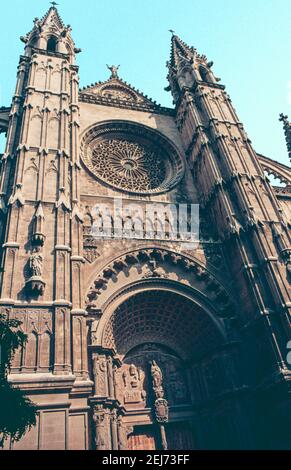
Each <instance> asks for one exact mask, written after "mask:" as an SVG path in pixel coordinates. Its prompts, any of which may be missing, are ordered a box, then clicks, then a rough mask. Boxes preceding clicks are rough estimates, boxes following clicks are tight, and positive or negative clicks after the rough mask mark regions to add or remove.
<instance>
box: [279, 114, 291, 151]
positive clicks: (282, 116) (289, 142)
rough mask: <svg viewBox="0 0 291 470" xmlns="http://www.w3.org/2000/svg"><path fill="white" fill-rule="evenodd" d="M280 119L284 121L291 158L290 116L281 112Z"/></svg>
mask: <svg viewBox="0 0 291 470" xmlns="http://www.w3.org/2000/svg"><path fill="white" fill-rule="evenodd" d="M279 121H281V122H283V129H284V133H285V138H286V144H287V150H288V155H289V158H290V160H291V123H290V122H289V119H288V116H286V115H285V114H283V113H281V114H280V117H279Z"/></svg>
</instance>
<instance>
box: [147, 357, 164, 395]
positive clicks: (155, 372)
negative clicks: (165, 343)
mask: <svg viewBox="0 0 291 470" xmlns="http://www.w3.org/2000/svg"><path fill="white" fill-rule="evenodd" d="M150 364H151V376H152V382H153V390H154V392H155V395H156V397H157V398H163V396H164V390H163V374H162V371H161V369H160V367H159V366H158V364H157V363H156V361H152V362H151V363H150Z"/></svg>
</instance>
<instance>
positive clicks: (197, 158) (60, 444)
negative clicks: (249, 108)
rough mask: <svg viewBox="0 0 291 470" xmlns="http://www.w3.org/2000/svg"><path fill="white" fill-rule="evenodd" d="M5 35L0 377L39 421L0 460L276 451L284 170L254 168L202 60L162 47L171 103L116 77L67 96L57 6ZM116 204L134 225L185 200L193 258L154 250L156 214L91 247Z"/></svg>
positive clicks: (286, 209) (181, 249)
mask: <svg viewBox="0 0 291 470" xmlns="http://www.w3.org/2000/svg"><path fill="white" fill-rule="evenodd" d="M21 40H22V41H23V43H24V54H23V55H22V56H21V57H20V62H19V67H18V74H17V83H16V91H15V95H14V97H13V99H12V104H11V106H10V107H6V108H1V109H0V130H1V132H5V133H6V135H7V144H6V149H5V153H4V154H3V155H2V159H1V191H0V213H1V247H2V256H1V268H2V270H1V296H0V303H1V311H2V313H5V314H6V315H8V316H9V317H10V318H17V319H18V320H20V321H21V322H22V325H21V328H22V330H23V331H24V332H25V333H26V334H27V336H28V342H27V344H26V346H25V348H23V349H22V350H18V352H17V353H16V355H15V357H14V361H13V364H12V368H11V374H10V380H11V382H12V383H13V384H14V385H15V386H17V387H21V388H22V389H23V390H25V391H26V393H27V394H28V396H29V397H30V398H31V399H32V400H33V401H34V402H35V403H36V404H37V406H38V415H37V424H36V426H35V427H34V428H33V429H31V430H30V432H28V433H27V434H26V435H25V437H24V438H23V439H22V440H21V441H20V442H18V443H10V442H7V448H12V449H15V450H18V449H35V450H37V449H68V450H72V449H84V450H86V449H96V450H108V449H120V450H125V449H129V450H131V449H133V450H134V449H146V450H149V449H178V450H182V449H260V448H262V449H286V448H290V446H291V444H290V443H291V437H290V429H291V406H290V384H291V370H290V368H289V369H288V364H287V354H288V349H287V343H288V341H289V340H290V339H291V336H290V307H291V303H290V294H291V289H290V276H291V244H290V231H289V229H290V214H291V199H290V197H291V170H290V168H288V167H287V166H284V165H282V164H279V163H277V162H276V161H274V160H272V159H270V158H268V157H265V156H262V155H260V154H258V153H256V151H255V150H254V148H253V147H252V144H251V141H250V139H249V138H248V136H247V134H246V132H245V130H244V127H243V124H242V123H241V122H240V121H239V118H238V117H237V114H236V111H235V109H234V107H233V105H232V102H231V100H230V98H229V96H228V95H227V93H226V91H225V87H224V86H223V85H222V84H221V82H220V79H218V78H217V77H216V76H215V74H214V73H213V71H212V65H213V64H212V62H209V61H208V60H207V58H206V57H205V56H204V55H200V54H199V53H198V52H197V51H196V49H194V48H193V47H189V46H188V45H187V44H185V43H184V42H183V41H182V40H181V39H180V38H179V37H178V36H176V35H175V34H174V33H173V36H172V43H171V56H170V60H169V62H168V64H167V65H168V81H169V87H168V91H169V92H171V94H172V96H173V101H174V106H173V107H172V108H165V107H161V106H159V105H158V104H156V102H154V101H152V100H151V99H150V98H148V97H147V96H145V95H144V94H143V93H142V92H140V91H139V90H136V89H135V88H133V87H132V86H130V85H129V84H127V83H126V82H125V81H123V80H122V78H120V76H119V74H120V71H119V70H118V67H115V66H112V67H109V69H110V70H111V76H110V73H108V75H109V78H108V80H106V81H105V82H98V83H96V84H95V85H94V84H93V85H91V86H88V87H86V88H83V89H82V90H80V89H79V76H78V72H79V70H78V66H77V65H76V62H75V61H76V55H77V54H78V53H79V52H80V50H79V49H77V48H76V47H75V44H74V41H73V39H72V36H71V28H70V27H69V26H65V25H64V23H63V22H62V20H61V18H60V16H59V13H58V11H57V9H56V8H55V7H54V6H53V7H51V8H50V9H49V11H48V12H47V13H46V15H45V16H44V17H43V18H42V19H37V18H36V19H35V20H34V26H33V29H32V31H31V32H30V33H29V34H27V35H26V36H24V37H22V38H21ZM250 105H252V103H250ZM282 121H283V126H284V130H285V134H286V139H287V143H288V146H289V150H290V151H291V124H290V123H289V122H288V119H287V117H285V116H282ZM268 175H275V177H276V178H277V179H279V180H280V181H281V183H282V184H281V185H278V186H272V185H271V184H270V181H269V179H268ZM116 200H118V201H121V200H122V203H123V206H125V207H126V205H127V204H131V207H132V204H134V205H135V206H136V207H138V208H139V212H140V211H141V212H142V217H141V219H143V220H146V219H147V217H149V216H148V214H147V210H148V207H149V205H150V204H154V203H156V205H159V204H162V205H163V207H164V209H166V208H167V206H168V205H169V206H173V204H174V205H176V204H177V205H178V204H199V206H200V238H199V243H196V245H195V247H194V246H193V247H192V249H189V246H184V241H183V239H182V238H181V239H180V238H179V236H178V235H177V237H176V238H175V237H173V236H171V234H172V233H171V231H170V230H169V231H166V232H165V233H164V235H163V236H162V235H161V230H160V228H159V224H160V223H161V217H160V215H161V214H158V213H156V212H155V213H154V217H152V218H151V220H150V222H151V224H152V225H151V227H152V230H151V231H150V233H149V232H148V231H147V232H146V233H145V227H144V224H140V227H139V231H138V234H139V236H136V237H134V238H130V237H126V236H125V232H128V231H130V230H131V229H132V224H133V221H132V218H131V217H130V215H127V216H126V217H125V216H119V217H121V220H119V230H120V232H121V236H120V237H102V230H104V231H105V232H106V231H107V232H106V233H107V234H108V229H109V230H110V229H112V227H111V228H110V227H108V220H109V221H110V220H111V219H110V218H109V219H108V217H107V219H106V222H105V221H104V220H103V219H102V214H101V213H98V210H97V209H98V207H102V205H104V204H105V205H106V206H107V207H112V208H113V205H114V202H116ZM96 208H97V209H96ZM122 214H124V213H122ZM115 219H116V217H115ZM114 222H116V220H113V218H112V224H114ZM166 222H167V223H168V225H169V226H170V221H169V220H166ZM93 227H95V231H93V230H92V228H93ZM96 227H99V232H100V233H101V236H97V235H98V234H97V235H96ZM100 233H99V235H100ZM123 235H124V236H123ZM188 245H189V244H188ZM289 367H290V366H289Z"/></svg>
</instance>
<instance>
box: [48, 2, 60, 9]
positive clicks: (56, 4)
mask: <svg viewBox="0 0 291 470" xmlns="http://www.w3.org/2000/svg"><path fill="white" fill-rule="evenodd" d="M50 4H51V5H52V6H53V7H54V8H55V7H56V6H58V5H59V4H58V3H56V2H50Z"/></svg>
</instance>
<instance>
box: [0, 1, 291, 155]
mask: <svg viewBox="0 0 291 470" xmlns="http://www.w3.org/2000/svg"><path fill="white" fill-rule="evenodd" d="M58 3H59V6H58V9H59V12H60V14H61V17H62V19H63V21H64V22H65V23H66V24H70V25H71V26H72V28H73V33H72V34H73V37H74V40H75V42H76V46H77V47H81V48H82V51H83V52H82V53H81V54H79V55H78V64H79V65H80V78H81V86H85V85H88V84H91V83H92V82H95V81H98V80H104V79H106V78H108V76H109V71H108V70H107V69H106V64H110V65H112V64H115V65H119V64H120V65H121V67H120V71H119V72H120V76H121V77H122V78H123V79H124V80H126V81H127V82H129V83H131V84H132V85H134V86H135V87H136V88H139V89H140V90H142V91H143V92H144V93H146V94H148V95H149V96H150V97H152V98H153V99H154V100H156V101H157V102H159V103H161V104H162V105H165V106H170V105H171V97H170V94H169V93H167V92H165V91H164V87H165V86H167V81H166V74H167V70H166V61H167V60H168V58H169V54H170V36H171V35H170V33H169V32H168V30H169V29H174V30H175V31H176V33H177V34H178V35H179V36H180V37H181V38H182V39H183V40H184V41H185V42H187V43H188V44H189V45H190V46H195V47H196V48H197V49H198V51H199V52H200V53H204V54H206V55H207V57H208V59H209V60H213V61H214V68H213V70H214V72H215V74H216V75H217V76H219V77H221V79H222V83H223V84H225V85H226V87H227V91H228V93H229V94H230V96H231V98H232V101H233V104H234V106H235V108H236V110H237V112H238V115H239V117H240V119H241V121H242V122H243V123H244V125H245V128H246V130H247V132H248V134H249V137H250V138H251V140H252V141H253V144H254V147H255V149H256V151H257V152H260V153H263V154H265V155H267V156H269V157H271V158H274V159H277V160H278V161H281V162H282V163H285V164H288V157H287V151H286V146H285V140H284V135H283V130H282V124H281V123H279V122H278V116H279V113H280V112H284V113H286V114H289V117H290V118H291V72H290V71H291V28H290V20H291V8H290V6H291V4H290V0H207V1H206V0H110V1H109V0H79V1H77V0H59V2H58ZM49 6H50V5H49V2H48V1H46V0H24V1H23V0H10V1H8V2H2V4H1V17H0V57H1V69H0V70H1V74H0V105H2V106H3V105H9V104H10V101H11V97H12V94H13V91H14V86H15V77H16V68H17V63H18V58H19V55H20V54H21V53H22V51H23V43H21V42H20V40H19V37H20V36H21V35H24V34H26V33H27V32H28V31H30V29H31V28H32V25H33V19H34V18H35V17H42V16H43V15H44V13H45V12H46V11H47V9H48V8H49ZM288 86H289V89H288ZM288 93H289V96H288Z"/></svg>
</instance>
